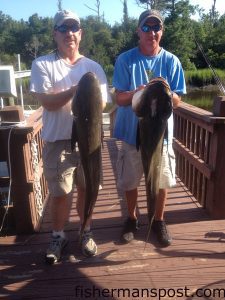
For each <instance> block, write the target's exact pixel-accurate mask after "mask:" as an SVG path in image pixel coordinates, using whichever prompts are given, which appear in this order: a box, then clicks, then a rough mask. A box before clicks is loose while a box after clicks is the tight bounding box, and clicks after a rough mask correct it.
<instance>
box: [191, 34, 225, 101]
mask: <svg viewBox="0 0 225 300" xmlns="http://www.w3.org/2000/svg"><path fill="white" fill-rule="evenodd" d="M193 36H194V40H195V43H196V45H197V46H198V49H199V50H200V52H201V53H202V55H203V57H204V59H205V61H206V63H207V65H208V66H209V68H210V70H211V71H212V73H213V76H214V79H215V81H216V84H217V86H218V88H219V90H220V92H221V93H222V94H223V96H225V88H224V86H223V83H222V81H221V79H220V77H219V76H218V75H217V73H216V71H215V70H214V69H213V67H212V65H211V63H210V61H209V59H208V58H207V56H206V54H205V52H204V50H203V48H202V46H201V45H200V44H199V43H198V41H197V39H196V37H195V35H194V33H193Z"/></svg>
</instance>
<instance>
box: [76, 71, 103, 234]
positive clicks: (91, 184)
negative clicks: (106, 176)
mask: <svg viewBox="0 0 225 300" xmlns="http://www.w3.org/2000/svg"><path fill="white" fill-rule="evenodd" d="M72 112H73V115H74V122H73V128H72V136H71V146H72V150H73V149H74V147H75V145H76V143H78V148H79V152H80V158H81V164H82V166H83V170H84V177H85V186H86V192H85V206H84V220H83V224H82V226H81V234H80V236H82V234H83V230H84V228H85V226H86V223H87V220H88V218H89V217H90V216H91V214H92V212H93V209H94V205H95V202H96V199H97V196H98V190H99V185H100V175H101V128H102V94H101V90H100V85H99V82H98V79H97V78H96V76H95V74H93V73H91V72H88V73H86V74H85V75H83V77H82V78H81V79H80V81H79V83H78V86H77V91H76V94H75V96H74V99H73V102H72Z"/></svg>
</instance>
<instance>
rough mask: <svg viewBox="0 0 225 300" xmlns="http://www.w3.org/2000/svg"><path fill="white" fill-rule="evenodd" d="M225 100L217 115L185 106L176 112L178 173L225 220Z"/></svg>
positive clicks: (216, 107) (216, 106) (214, 214)
mask: <svg viewBox="0 0 225 300" xmlns="http://www.w3.org/2000/svg"><path fill="white" fill-rule="evenodd" d="M224 105H225V97H218V98H216V99H215V100H214V107H213V113H209V112H208V111H205V110H203V109H199V108H197V107H194V106H192V105H188V104H186V103H182V104H181V105H180V106H179V108H177V109H176V110H174V149H175V153H176V160H177V167H176V173H177V175H178V177H179V178H180V179H181V181H182V182H183V183H184V184H185V185H186V187H187V188H188V189H189V191H190V192H191V193H192V194H193V196H194V197H195V198H196V199H197V200H198V202H199V203H200V204H201V205H202V206H203V207H204V208H206V210H207V211H208V212H209V213H210V215H211V216H212V217H214V218H224V217H225V180H224V178H225V106H224Z"/></svg>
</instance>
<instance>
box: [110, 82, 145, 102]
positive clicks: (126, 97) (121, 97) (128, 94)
mask: <svg viewBox="0 0 225 300" xmlns="http://www.w3.org/2000/svg"><path fill="white" fill-rule="evenodd" d="M144 88H145V85H140V86H139V87H138V88H137V89H136V90H133V91H125V92H122V91H119V90H116V92H115V93H116V103H117V104H118V105H120V106H127V105H131V104H132V98H133V96H134V94H135V93H136V92H137V91H140V90H142V89H144Z"/></svg>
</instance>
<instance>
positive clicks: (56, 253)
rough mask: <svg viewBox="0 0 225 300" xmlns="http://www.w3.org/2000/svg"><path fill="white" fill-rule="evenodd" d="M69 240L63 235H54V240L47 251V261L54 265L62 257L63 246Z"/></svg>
mask: <svg viewBox="0 0 225 300" xmlns="http://www.w3.org/2000/svg"><path fill="white" fill-rule="evenodd" d="M67 243H68V240H67V239H66V238H62V237H61V236H57V237H52V241H51V243H50V245H49V247H48V249H47V251H46V255H45V261H46V263H48V264H50V265H53V264H54V263H56V262H57V261H59V260H60V258H61V253H62V250H63V248H65V246H66V245H67Z"/></svg>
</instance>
